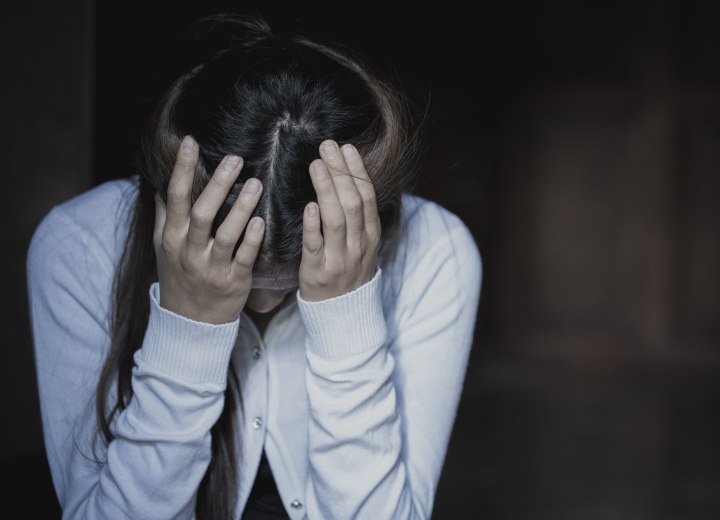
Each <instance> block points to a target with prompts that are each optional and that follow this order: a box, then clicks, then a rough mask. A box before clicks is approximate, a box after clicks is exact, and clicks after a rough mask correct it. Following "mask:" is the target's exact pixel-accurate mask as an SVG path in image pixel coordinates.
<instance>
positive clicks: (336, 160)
mask: <svg viewBox="0 0 720 520" xmlns="http://www.w3.org/2000/svg"><path fill="white" fill-rule="evenodd" d="M320 157H321V158H322V159H323V161H324V162H325V164H326V165H327V167H328V170H329V172H330V177H331V178H332V180H333V184H334V186H335V192H336V193H337V197H338V200H339V201H340V205H341V206H342V210H343V213H344V215H345V224H346V228H347V231H346V240H347V243H348V244H357V243H358V241H359V240H360V238H361V236H362V233H363V228H364V220H365V217H364V214H363V201H362V197H361V196H360V192H359V191H358V189H357V186H356V185H355V181H354V180H353V178H352V176H351V175H350V170H349V168H348V165H347V163H346V162H345V157H344V156H343V154H342V153H341V152H340V148H339V147H338V145H337V143H336V142H335V141H333V140H332V139H327V140H325V141H323V142H322V143H321V144H320Z"/></svg>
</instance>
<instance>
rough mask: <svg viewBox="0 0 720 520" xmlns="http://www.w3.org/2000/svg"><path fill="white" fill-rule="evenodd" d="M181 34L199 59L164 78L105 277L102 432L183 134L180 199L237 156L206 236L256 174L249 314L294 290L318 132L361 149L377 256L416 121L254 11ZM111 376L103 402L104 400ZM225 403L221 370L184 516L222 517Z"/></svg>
mask: <svg viewBox="0 0 720 520" xmlns="http://www.w3.org/2000/svg"><path fill="white" fill-rule="evenodd" d="M190 36H191V38H190V41H191V42H193V44H194V45H195V46H196V50H197V49H199V51H197V53H196V54H195V55H196V56H199V57H198V59H197V60H196V61H195V62H193V63H190V64H188V65H187V67H186V68H185V70H183V71H182V73H181V74H180V75H179V77H177V79H176V80H174V82H172V84H171V85H169V88H168V90H167V91H166V93H165V95H164V96H163V97H162V99H161V100H160V102H159V103H158V105H157V107H156V109H155V110H154V112H153V114H152V116H151V117H150V118H149V120H148V122H147V125H146V130H145V132H144V134H143V137H142V139H141V142H140V146H139V155H138V159H139V160H138V173H139V179H140V184H139V193H138V198H137V200H136V202H135V207H134V213H133V218H132V223H131V228H130V233H129V235H128V239H127V242H126V246H125V250H124V254H123V258H122V260H121V263H120V265H119V267H118V271H117V273H116V279H115V302H114V303H115V305H114V308H113V324H112V340H113V341H112V346H111V351H110V353H109V355H108V357H107V361H106V363H105V366H104V369H103V373H102V374H101V378H100V382H99V385H98V399H97V409H98V417H99V420H100V428H101V431H102V432H103V434H104V437H105V440H106V441H109V440H111V439H112V433H111V431H110V428H109V424H110V422H111V421H112V419H113V418H114V417H115V415H116V414H117V413H119V412H120V411H122V410H123V409H124V408H125V407H126V406H127V403H128V402H129V400H130V398H131V397H132V386H131V385H130V379H131V372H132V366H133V360H132V358H133V354H134V352H135V350H136V349H137V348H138V346H139V345H141V344H142V339H143V336H144V333H145V329H146V327H147V319H148V316H149V302H148V296H147V290H148V287H149V285H150V284H151V283H153V282H154V281H156V280H157V272H156V264H155V256H154V249H153V242H152V236H153V224H154V215H155V213H154V194H155V192H159V193H160V194H161V195H162V197H163V198H164V199H165V200H167V196H166V195H167V186H168V182H169V178H170V174H171V172H172V169H173V165H174V162H175V156H176V153H177V151H178V148H179V146H180V143H181V141H182V138H183V137H184V136H185V135H191V136H192V137H193V138H194V139H195V140H196V141H197V142H198V144H199V146H200V158H199V161H198V164H197V167H196V171H195V179H194V185H193V192H192V202H193V203H194V202H195V200H196V199H197V197H198V196H199V195H200V193H201V192H202V190H203V188H204V187H205V186H206V185H207V183H208V181H209V179H210V177H211V175H212V173H213V172H214V170H215V168H216V167H217V165H218V164H219V162H220V161H221V159H222V158H223V157H224V156H225V155H227V154H235V155H239V156H241V157H242V158H243V162H244V166H243V168H242V171H241V172H240V175H239V177H238V179H237V182H236V183H235V185H234V186H233V187H232V189H231V190H230V193H229V195H228V197H227V199H226V200H225V202H224V204H223V206H222V208H221V210H220V211H219V212H218V215H217V217H216V219H215V222H214V225H213V228H212V233H213V234H214V233H215V231H216V230H217V228H218V226H219V225H220V224H221V223H222V221H223V219H224V218H225V216H226V215H227V214H228V212H229V210H230V208H231V206H232V204H233V203H234V201H235V200H236V198H237V196H238V193H239V192H240V190H241V188H242V186H243V185H244V183H245V181H246V180H247V179H248V178H250V177H255V178H257V179H259V180H260V181H261V182H262V183H263V192H262V196H261V199H260V201H259V202H258V204H257V207H256V209H255V212H254V214H256V215H259V216H261V217H262V218H263V219H264V221H265V236H264V239H263V243H262V245H261V247H260V251H259V253H258V257H257V259H256V262H255V267H254V270H253V273H254V276H253V290H252V292H251V294H250V296H249V298H248V301H247V303H246V306H248V307H249V308H251V309H253V310H255V311H257V312H267V311H270V310H272V309H273V308H275V307H276V306H277V305H278V304H279V303H280V302H282V301H283V299H284V298H285V297H286V296H287V294H288V293H290V292H292V291H294V290H296V289H297V286H298V269H299V264H300V258H301V254H302V216H303V209H304V207H305V205H306V204H307V203H308V202H310V201H316V200H317V198H316V195H315V191H314V189H313V186H312V182H311V180H310V177H309V172H308V168H309V165H310V163H311V162H312V161H313V160H314V159H316V158H318V157H319V150H318V147H319V145H320V143H321V142H322V141H323V140H325V139H333V140H335V141H337V142H338V144H339V145H342V144H344V143H351V144H353V145H354V146H355V147H356V148H357V149H358V151H359V153H360V154H361V156H362V157H363V161H364V163H365V166H366V168H367V171H368V173H369V175H370V178H371V180H372V182H373V186H374V188H375V193H376V198H377V207H378V213H379V216H380V222H381V228H382V237H381V241H380V248H379V252H378V263H379V265H381V266H382V265H383V262H385V261H388V260H389V259H390V258H392V257H393V255H394V254H395V252H396V244H397V243H398V238H399V234H400V229H401V227H400V224H401V222H400V215H401V195H402V193H403V192H408V191H411V190H412V187H413V182H414V172H415V167H416V164H417V160H418V154H417V152H418V150H419V142H418V136H419V133H418V132H419V129H420V126H419V125H416V124H415V123H416V120H415V119H414V118H412V117H410V116H411V115H412V113H411V112H410V111H409V110H410V109H411V105H410V104H409V103H408V102H407V99H406V98H405V97H404V96H403V94H402V90H401V89H400V88H398V84H397V83H396V82H395V81H391V80H390V79H389V78H381V77H380V76H379V75H378V74H377V73H376V72H373V70H372V68H371V67H370V66H369V65H368V64H367V63H366V62H365V61H364V59H363V58H362V57H361V56H360V55H358V54H357V53H356V52H355V51H352V50H349V49H347V48H344V47H343V46H341V45H338V44H327V43H320V42H318V41H314V40H311V39H308V38H306V37H304V36H300V35H293V36H288V35H282V36H281V35H277V34H275V33H273V31H272V29H271V28H270V26H269V25H268V24H267V22H266V21H265V20H264V19H263V18H262V17H259V16H255V15H253V16H251V17H248V16H238V15H216V16H210V17H206V18H204V19H202V20H200V21H199V22H197V23H196V24H195V25H194V27H193V29H192V31H191V33H190ZM242 239H243V236H241V237H240V238H239V240H238V245H239V244H240V243H241V242H242ZM231 373H232V367H231ZM111 382H114V384H115V385H116V395H117V399H116V401H115V402H114V403H110V404H109V405H108V404H107V403H106V398H107V396H108V395H111V394H112V392H110V390H111ZM238 399H240V394H239V390H238V385H237V383H236V381H235V382H234V379H232V378H230V381H229V384H228V387H227V390H226V404H225V408H224V411H223V414H222V416H221V417H220V420H219V421H218V422H217V424H216V426H215V427H214V428H213V432H212V435H213V436H212V439H213V444H212V449H213V456H212V461H211V463H210V467H209V468H208V471H207V474H206V475H205V479H204V480H203V483H202V485H201V487H200V489H199V491H198V501H197V513H198V518H227V517H229V516H230V514H229V511H232V508H233V507H234V503H235V499H236V497H235V489H236V476H237V475H236V467H235V463H234V461H235V460H236V454H237V451H236V444H237V442H239V441H238V439H237V436H236V435H235V430H234V421H233V417H232V414H233V413H234V409H235V405H234V403H236V402H237V400H238ZM209 497H212V499H210V498H209Z"/></svg>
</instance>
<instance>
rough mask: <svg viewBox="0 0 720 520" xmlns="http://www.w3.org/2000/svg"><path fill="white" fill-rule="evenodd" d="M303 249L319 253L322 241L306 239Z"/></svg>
mask: <svg viewBox="0 0 720 520" xmlns="http://www.w3.org/2000/svg"><path fill="white" fill-rule="evenodd" d="M305 249H306V250H307V251H308V252H310V253H313V254H314V253H319V252H320V251H321V250H322V242H319V241H318V242H315V241H306V242H305Z"/></svg>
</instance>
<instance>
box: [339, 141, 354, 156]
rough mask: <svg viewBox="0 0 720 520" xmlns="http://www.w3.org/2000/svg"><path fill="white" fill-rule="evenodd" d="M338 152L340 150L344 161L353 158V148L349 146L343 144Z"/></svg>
mask: <svg viewBox="0 0 720 520" xmlns="http://www.w3.org/2000/svg"><path fill="white" fill-rule="evenodd" d="M340 150H342V153H343V155H344V156H345V159H352V158H353V157H355V147H354V146H353V145H351V144H344V145H343V146H342V148H340Z"/></svg>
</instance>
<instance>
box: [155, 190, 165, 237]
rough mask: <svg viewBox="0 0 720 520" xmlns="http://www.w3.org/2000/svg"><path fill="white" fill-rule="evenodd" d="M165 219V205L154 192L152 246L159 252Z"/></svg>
mask: <svg viewBox="0 0 720 520" xmlns="http://www.w3.org/2000/svg"><path fill="white" fill-rule="evenodd" d="M166 217H167V211H166V209H165V203H164V202H163V200H162V197H161V196H160V194H159V193H158V192H155V230H154V232H153V245H154V246H155V250H156V251H157V250H159V249H160V246H161V245H162V235H163V230H164V229H165V220H166Z"/></svg>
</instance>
